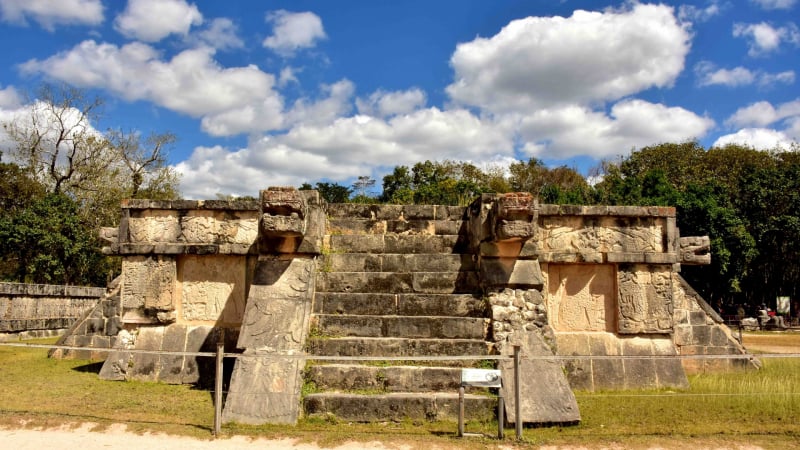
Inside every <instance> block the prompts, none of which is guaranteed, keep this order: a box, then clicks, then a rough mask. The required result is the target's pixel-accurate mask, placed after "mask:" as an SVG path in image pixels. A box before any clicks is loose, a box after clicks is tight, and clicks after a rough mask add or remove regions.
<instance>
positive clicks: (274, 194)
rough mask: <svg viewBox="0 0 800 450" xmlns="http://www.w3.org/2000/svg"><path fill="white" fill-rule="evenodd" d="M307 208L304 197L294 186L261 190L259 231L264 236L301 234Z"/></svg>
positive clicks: (303, 228)
mask: <svg viewBox="0 0 800 450" xmlns="http://www.w3.org/2000/svg"><path fill="white" fill-rule="evenodd" d="M307 209H308V206H307V205H306V200H305V197H303V195H302V194H301V193H300V191H298V190H297V189H295V188H291V187H271V188H269V189H267V190H264V191H261V233H263V236H264V237H276V236H281V237H295V236H302V235H303V233H304V232H305V229H306V227H305V218H306V212H307Z"/></svg>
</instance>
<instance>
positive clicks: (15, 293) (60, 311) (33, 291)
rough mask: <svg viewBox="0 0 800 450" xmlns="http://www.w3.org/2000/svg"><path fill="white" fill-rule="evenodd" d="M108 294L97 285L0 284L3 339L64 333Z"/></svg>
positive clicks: (0, 325) (0, 329) (0, 320)
mask: <svg viewBox="0 0 800 450" xmlns="http://www.w3.org/2000/svg"><path fill="white" fill-rule="evenodd" d="M104 294H105V289H104V288H96V287H80V286H56V285H49V284H20V283H0V340H9V339H19V338H24V337H42V336H54V335H58V334H60V333H63V332H64V330H66V329H67V328H69V327H70V326H72V324H73V323H75V321H76V320H78V319H79V318H80V317H81V316H82V315H83V314H84V313H85V312H86V311H88V310H91V309H92V308H94V306H95V305H96V304H97V303H98V302H99V301H100V299H101V298H102V297H103V295H104ZM96 325H97V326H99V327H103V326H104V324H102V323H101V324H96Z"/></svg>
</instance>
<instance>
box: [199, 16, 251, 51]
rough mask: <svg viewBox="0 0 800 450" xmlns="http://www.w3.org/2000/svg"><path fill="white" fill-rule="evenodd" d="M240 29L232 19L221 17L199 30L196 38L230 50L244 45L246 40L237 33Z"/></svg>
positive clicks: (212, 45)
mask: <svg viewBox="0 0 800 450" xmlns="http://www.w3.org/2000/svg"><path fill="white" fill-rule="evenodd" d="M237 32H238V29H237V27H236V24H235V23H233V21H232V20H231V19H228V18H225V17H220V18H216V19H214V20H212V21H211V23H209V24H208V26H207V27H205V28H204V29H203V30H201V31H199V32H198V33H197V34H196V35H195V36H193V38H194V39H196V40H197V41H199V42H200V43H202V44H203V45H207V46H209V47H213V48H216V49H217V50H230V49H237V48H243V47H244V41H242V39H241V38H239V36H238V35H237Z"/></svg>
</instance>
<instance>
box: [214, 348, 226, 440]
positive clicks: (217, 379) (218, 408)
mask: <svg viewBox="0 0 800 450" xmlns="http://www.w3.org/2000/svg"><path fill="white" fill-rule="evenodd" d="M224 352H225V344H224V343H222V342H218V343H217V361H216V362H217V364H216V370H215V373H214V436H215V437H219V435H220V431H221V428H222V359H223V357H224V354H225V353H224Z"/></svg>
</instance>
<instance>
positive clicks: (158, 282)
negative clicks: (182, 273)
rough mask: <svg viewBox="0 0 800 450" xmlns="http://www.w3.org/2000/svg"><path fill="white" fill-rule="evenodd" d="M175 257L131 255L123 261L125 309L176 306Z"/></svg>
mask: <svg viewBox="0 0 800 450" xmlns="http://www.w3.org/2000/svg"><path fill="white" fill-rule="evenodd" d="M175 280H176V269H175V260H174V259H172V258H169V257H156V258H154V257H149V256H131V257H128V258H125V259H124V260H123V261H122V302H123V305H124V307H125V308H126V309H136V308H145V309H153V310H158V311H171V310H173V309H174V305H173V301H172V300H173V292H174V289H175Z"/></svg>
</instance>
